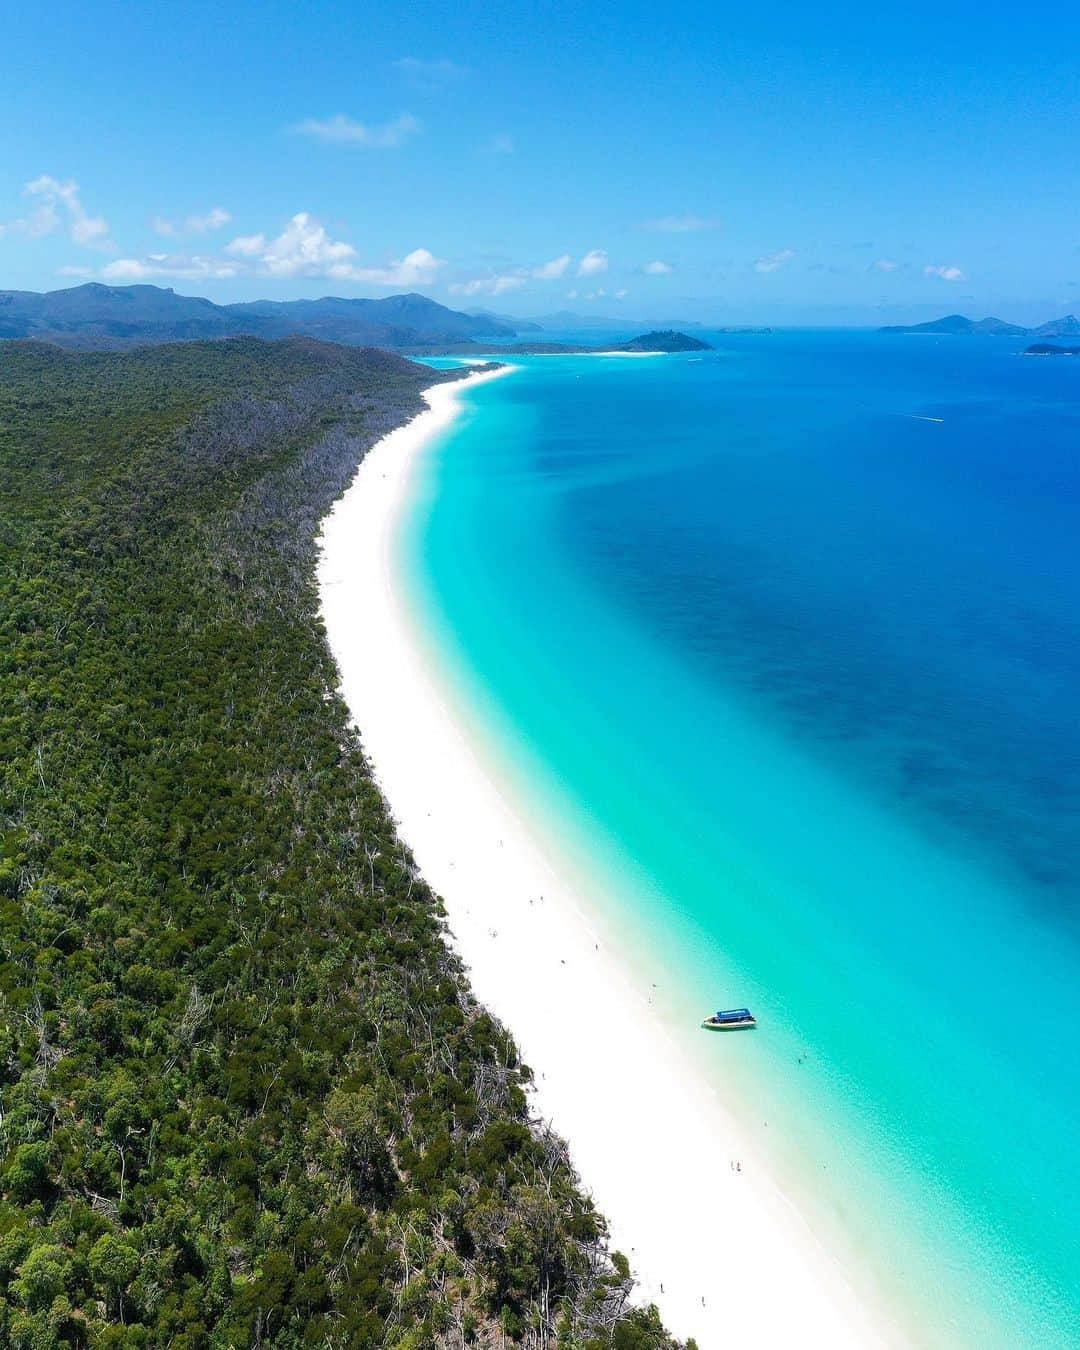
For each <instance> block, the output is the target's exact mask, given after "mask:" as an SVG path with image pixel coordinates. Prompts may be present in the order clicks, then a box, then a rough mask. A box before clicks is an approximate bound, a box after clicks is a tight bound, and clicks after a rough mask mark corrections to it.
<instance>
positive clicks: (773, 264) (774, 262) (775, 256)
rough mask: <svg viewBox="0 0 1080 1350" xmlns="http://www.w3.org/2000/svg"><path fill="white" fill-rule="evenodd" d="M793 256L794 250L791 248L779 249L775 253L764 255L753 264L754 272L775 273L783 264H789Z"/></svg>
mask: <svg viewBox="0 0 1080 1350" xmlns="http://www.w3.org/2000/svg"><path fill="white" fill-rule="evenodd" d="M794 256H795V250H794V249H793V248H780V249H777V250H776V252H775V253H766V254H764V256H763V257H760V258H758V260H757V261H756V262H755V263H754V271H755V272H775V271H776V270H777V269H778V268H780V267H783V266H784V264H785V263H789V262H790V261H791V260H792V258H794Z"/></svg>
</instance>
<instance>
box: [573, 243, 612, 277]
mask: <svg viewBox="0 0 1080 1350" xmlns="http://www.w3.org/2000/svg"><path fill="white" fill-rule="evenodd" d="M607 269H608V255H607V253H606V252H605V251H604V250H603V249H602V248H591V249H589V251H588V253H586V254H585V256H584V257H583V258H582V260H581V261H580V262H579V263H578V265H577V274H578V276H579V277H594V276H596V275H597V273H599V272H606V271H607Z"/></svg>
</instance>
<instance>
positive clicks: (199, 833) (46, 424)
mask: <svg viewBox="0 0 1080 1350" xmlns="http://www.w3.org/2000/svg"><path fill="white" fill-rule="evenodd" d="M437 378H444V377H441V376H437V375H436V374H434V373H433V372H431V371H426V370H421V369H420V368H417V367H415V366H413V365H411V364H410V363H408V362H406V361H404V360H402V359H400V358H398V357H395V356H390V355H387V354H384V353H377V352H371V351H366V350H358V349H345V348H340V347H333V346H328V345H324V344H320V343H315V342H311V341H304V340H290V341H286V342H277V343H264V342H261V341H258V340H256V339H250V338H244V339H237V340H229V341H223V342H213V343H210V342H206V343H198V342H196V343H188V344H184V345H182V346H171V347H156V348H146V349H138V350H135V351H133V352H128V353H124V354H119V355H116V354H94V355H86V354H83V355H75V354H70V353H64V352H61V351H59V350H57V349H56V348H51V347H47V346H43V345H38V344H33V343H8V344H3V345H2V346H0V588H2V595H3V600H2V605H0V623H2V641H0V774H2V778H0V810H2V819H0V827H2V831H3V833H2V844H3V852H2V859H0V1040H2V1046H0V1084H2V1085H0V1156H2V1164H0V1192H2V1198H0V1345H2V1346H8V1345H10V1346H13V1347H26V1350H30V1348H31V1347H32V1348H33V1350H47V1348H48V1347H60V1346H123V1347H143V1346H147V1347H149V1346H154V1347H158V1346H162V1347H163V1346H170V1347H176V1348H178V1350H183V1348H185V1347H192V1348H193V1347H204V1346H205V1347H230V1346H249V1345H264V1346H270V1345H272V1346H283V1347H293V1346H297V1347H298V1346H356V1347H369V1346H370V1347H375V1346H380V1347H382V1346H385V1347H394V1346H397V1347H421V1346H428V1345H445V1346H464V1345H468V1344H470V1343H472V1344H481V1345H502V1344H504V1343H506V1342H523V1343H526V1344H529V1345H541V1344H546V1343H548V1342H549V1341H550V1342H556V1341H557V1343H558V1344H560V1345H565V1346H589V1347H591V1346H597V1347H599V1346H608V1345H613V1346H617V1347H623V1348H625V1350H631V1348H633V1347H659V1346H666V1345H669V1344H670V1342H669V1341H668V1340H667V1338H666V1337H665V1336H664V1334H663V1332H662V1330H661V1328H660V1327H659V1324H658V1322H657V1321H656V1318H655V1315H654V1314H652V1313H648V1314H647V1313H642V1312H636V1311H632V1310H630V1309H629V1307H628V1303H627V1297H628V1292H629V1281H628V1280H627V1279H626V1277H625V1270H626V1268H625V1263H623V1262H622V1261H621V1259H620V1260H617V1261H616V1262H615V1263H614V1265H613V1264H612V1262H611V1261H609V1259H608V1258H607V1257H606V1255H605V1252H604V1245H603V1240H602V1238H603V1228H602V1222H601V1220H600V1219H599V1217H598V1216H597V1215H596V1214H595V1213H594V1211H593V1210H592V1208H591V1206H590V1204H589V1203H588V1202H587V1200H585V1199H584V1198H583V1196H582V1194H581V1192H580V1191H579V1189H578V1187H577V1184H576V1181H575V1179H574V1177H573V1175H572V1173H571V1170H570V1168H569V1166H568V1163H567V1160H566V1155H565V1152H564V1150H563V1148H562V1146H561V1144H560V1143H559V1141H558V1140H556V1139H554V1138H552V1137H551V1136H550V1135H547V1134H546V1133H545V1132H543V1131H542V1130H540V1129H537V1128H536V1127H534V1126H533V1125H531V1124H530V1122H529V1119H528V1115H527V1108H526V1097H525V1086H526V1084H527V1081H528V1072H527V1070H526V1069H525V1068H524V1067H523V1066H522V1065H521V1064H520V1063H519V1061H518V1058H517V1055H516V1053H515V1050H514V1046H513V1044H512V1042H511V1040H510V1039H509V1037H508V1036H507V1034H506V1033H505V1032H504V1031H503V1030H502V1029H501V1028H500V1027H499V1026H498V1025H497V1024H496V1023H495V1022H493V1021H492V1019H491V1018H490V1017H489V1016H487V1015H486V1014H485V1013H484V1012H483V1010H482V1009H480V1008H479V1007H477V1005H476V1004H475V1003H474V1002H473V1000H472V998H471V997H470V995H469V992H468V988H467V986H466V983H465V981H464V979H463V977H462V973H461V970H460V968H459V966H458V964H457V963H456V961H455V959H454V958H453V957H452V956H451V955H450V954H449V952H448V950H447V947H446V946H445V943H444V940H443V933H442V925H441V919H440V911H439V906H438V902H437V900H436V899H435V897H433V896H432V894H431V893H430V892H429V891H428V890H427V888H426V887H425V885H424V884H423V882H422V881H421V880H420V878H419V877H418V876H417V874H416V872H415V869H414V867H413V865H412V863H411V860H410V858H409V856H408V854H407V852H406V850H405V849H404V848H403V846H402V845H401V843H400V841H398V840H397V839H396V838H395V835H394V831H393V827H392V825H391V823H390V821H389V819H388V817H387V813H386V810H385V807H384V805H383V802H382V800H381V798H380V797H379V794H378V792H377V791H376V789H375V787H374V785H373V782H372V779H371V776H370V774H369V771H368V767H367V765H366V763H365V761H364V758H363V756H362V753H361V750H360V747H359V744H358V743H357V741H356V739H355V738H354V737H353V736H352V734H351V733H350V732H349V730H348V727H347V716H346V712H345V708H344V706H343V704H342V702H341V701H340V699H339V698H338V697H337V695H336V693H335V692H334V684H335V674H334V669H333V666H332V663H331V660H330V657H329V654H328V651H327V649H326V646H325V643H324V638H323V633H322V630H321V625H320V621H319V618H318V611H317V595H316V591H315V586H314V579H313V571H314V560H315V543H314V540H315V534H316V531H317V525H318V521H319V519H320V517H321V516H322V515H323V514H324V513H325V511H326V510H327V508H328V507H329V505H330V503H331V502H332V501H333V499H334V498H335V497H336V496H337V495H338V494H339V493H340V491H341V490H342V488H343V486H344V485H345V483H346V482H347V481H348V479H349V477H350V476H351V473H352V470H353V468H354V467H355V464H356V462H357V460H358V459H359V457H360V455H361V454H362V452H363V450H364V449H365V448H366V446H368V445H369V444H370V443H371V442H372V440H373V439H375V438H376V437H377V436H378V435H379V434H380V433H381V432H382V431H383V430H384V429H385V428H386V427H388V426H389V425H392V424H394V423H397V422H399V421H401V420H402V419H404V418H407V417H409V416H410V415H411V414H413V413H414V412H416V411H417V410H418V408H419V407H420V406H421V405H420V398H419V391H420V389H421V388H422V387H423V386H424V385H425V384H430V383H431V382H432V381H433V380H434V379H437ZM370 659H371V660H373V661H377V660H378V659H379V653H378V651H376V650H373V651H372V652H371V654H370Z"/></svg>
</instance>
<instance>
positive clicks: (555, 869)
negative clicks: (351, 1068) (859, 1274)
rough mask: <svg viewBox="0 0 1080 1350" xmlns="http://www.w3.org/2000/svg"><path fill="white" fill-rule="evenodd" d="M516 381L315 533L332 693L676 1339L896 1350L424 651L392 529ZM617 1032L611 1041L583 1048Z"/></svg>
mask: <svg viewBox="0 0 1080 1350" xmlns="http://www.w3.org/2000/svg"><path fill="white" fill-rule="evenodd" d="M511 369H512V368H508V367H504V368H503V369H501V370H498V371H493V372H484V373H480V374H477V375H473V376H471V377H469V378H468V379H466V380H463V381H461V382H459V383H457V384H442V385H436V386H434V387H433V388H432V389H430V390H428V391H427V393H426V394H425V398H426V400H427V402H428V405H429V411H428V412H426V413H423V414H421V415H420V416H419V417H418V418H416V419H414V421H413V422H411V423H409V424H408V425H407V426H405V427H401V428H398V429H397V430H396V431H393V432H391V433H390V434H389V435H388V436H386V437H385V438H384V439H383V440H382V441H380V442H379V443H378V444H377V445H376V446H375V447H373V449H372V450H371V451H370V452H369V453H368V455H367V456H366V457H365V459H364V460H363V462H362V464H361V466H360V468H359V470H358V471H357V474H356V476H355V478H354V480H353V482H352V484H351V485H350V487H349V488H348V490H347V491H346V493H345V494H344V496H343V497H342V498H341V499H340V500H339V501H338V503H337V504H336V505H335V507H334V509H333V511H332V512H331V513H330V515H329V516H328V517H327V518H326V519H325V521H324V522H323V529H322V540H321V544H322V551H321V557H320V564H319V571H318V579H319V587H320V595H321V602H322V612H323V618H324V621H325V623H326V628H327V633H328V638H329V643H330V646H331V649H332V651H333V654H334V657H335V659H336V661H337V664H338V668H339V671H340V675H341V691H342V694H343V696H344V698H345V700H346V702H347V704H348V707H349V709H350V712H351V714H352V717H353V719H354V721H355V722H356V723H357V725H358V726H359V727H360V728H361V731H362V736H363V744H364V748H365V751H366V753H367V754H368V756H369V758H370V759H371V761H372V764H373V767H374V770H375V775H376V778H377V780H378V782H379V785H380V787H381V789H382V791H383V792H384V795H385V796H386V797H387V799H388V801H389V803H390V807H391V810H392V812H393V814H394V816H395V819H396V820H397V822H398V825H399V829H400V832H401V834H402V837H403V838H404V839H405V841H406V842H407V843H408V845H409V846H410V848H411V849H412V852H413V854H414V856H415V858H416V861H417V863H418V865H419V866H420V868H421V870H422V872H423V873H424V875H425V877H426V878H427V880H428V881H429V883H430V884H431V885H432V886H433V888H434V889H435V890H436V891H437V892H439V893H440V894H441V895H442V897H443V899H444V902H445V905H446V910H447V914H448V916H449V922H450V926H451V929H452V937H453V941H454V945H455V946H456V948H457V950H458V951H459V953H460V955H461V956H462V958H463V960H464V961H465V963H466V965H467V966H468V968H469V973H470V980H471V983H472V987H473V990H474V992H475V994H476V996H477V997H478V998H479V999H480V1001H481V1002H482V1003H484V1004H485V1005H486V1006H487V1007H489V1008H490V1009H491V1010H492V1012H494V1013H495V1014H496V1015H497V1016H499V1017H500V1018H502V1019H503V1020H504V1021H505V1022H506V1024H507V1025H508V1026H509V1027H510V1029H511V1031H512V1032H513V1034H514V1036H515V1039H516V1040H517V1042H518V1044H519V1046H520V1048H521V1050H522V1053H523V1055H524V1057H525V1059H526V1061H527V1062H528V1063H529V1064H530V1065H531V1066H532V1067H533V1070H534V1072H535V1074H536V1092H535V1095H534V1099H533V1107H534V1109H535V1110H536V1111H537V1112H538V1113H539V1114H542V1115H543V1116H545V1117H546V1118H550V1119H551V1121H552V1123H553V1125H554V1127H555V1128H556V1129H557V1130H558V1131H559V1132H560V1133H561V1134H562V1135H563V1136H564V1137H566V1138H567V1139H568V1141H569V1144H570V1151H571V1156H572V1158H573V1160H574V1163H575V1165H576V1167H577V1168H578V1171H579V1172H580V1174H581V1175H582V1176H583V1178H584V1181H585V1184H586V1186H587V1187H588V1188H589V1189H590V1190H591V1192H592V1193H593V1195H594V1196H595V1198H596V1201H597V1204H598V1206H599V1208H600V1209H601V1210H602V1212H603V1213H604V1214H605V1216H606V1217H607V1219H608V1221H609V1224H610V1228H611V1234H612V1242H613V1245H614V1246H617V1247H620V1248H621V1249H622V1250H624V1251H625V1252H626V1253H627V1255H628V1256H629V1257H630V1259H631V1264H632V1267H633V1269H634V1273H635V1275H636V1276H637V1278H638V1282H639V1289H640V1291H641V1293H642V1294H643V1296H644V1297H645V1298H647V1299H649V1300H652V1301H655V1302H656V1303H657V1305H658V1307H659V1308H660V1311H661V1314H662V1315H663V1317H664V1320H665V1322H666V1323H667V1325H668V1326H669V1328H670V1329H671V1330H672V1331H673V1332H675V1333H676V1334H677V1335H680V1336H689V1335H693V1336H695V1337H696V1338H697V1340H698V1342H699V1344H700V1345H701V1346H702V1350H708V1348H709V1347H712V1346H719V1345H722V1344H725V1343H728V1344H736V1345H738V1346H740V1347H753V1346H759V1347H774V1346H780V1345H787V1344H800V1345H804V1346H805V1345H827V1346H829V1347H841V1346H852V1347H869V1346H875V1345H894V1344H900V1343H901V1337H900V1335H899V1333H898V1332H897V1331H896V1330H895V1329H893V1328H889V1327H887V1326H883V1325H881V1324H879V1322H878V1320H877V1319H876V1317H875V1315H874V1312H875V1310H873V1309H870V1308H868V1307H866V1306H865V1305H864V1304H863V1302H862V1301H861V1300H860V1298H859V1296H858V1295H857V1294H856V1292H855V1290H854V1289H853V1288H852V1287H851V1285H850V1284H849V1283H848V1281H847V1279H846V1277H845V1273H844V1272H843V1271H842V1270H841V1269H840V1267H839V1265H838V1263H837V1262H836V1261H835V1260H834V1259H833V1257H832V1256H831V1255H830V1253H829V1252H828V1251H826V1250H825V1249H824V1248H823V1247H822V1245H821V1243H820V1242H819V1241H818V1239H817V1238H816V1237H815V1236H814V1234H813V1232H812V1231H811V1229H810V1228H809V1226H808V1224H807V1222H806V1220H805V1218H804V1217H803V1215H802V1214H801V1213H799V1212H798V1211H797V1210H796V1209H795V1208H794V1207H793V1206H792V1205H791V1203H790V1202H789V1201H788V1200H787V1198H786V1197H785V1196H784V1195H783V1194H782V1192H781V1191H780V1190H779V1189H778V1188H777V1186H776V1185H775V1184H774V1182H773V1181H772V1179H771V1178H770V1177H769V1176H768V1174H767V1173H766V1172H765V1169H764V1168H763V1167H762V1166H761V1164H760V1162H759V1160H758V1159H757V1158H756V1157H755V1154H754V1150H753V1145H752V1142H750V1141H748V1140H746V1139H745V1138H744V1137H743V1134H742V1131H740V1130H739V1129H738V1128H737V1127H736V1125H735V1123H734V1122H733V1121H732V1120H731V1119H730V1117H729V1115H728V1113H727V1112H726V1111H725V1109H724V1106H723V1104H722V1102H721V1101H720V1100H719V1098H718V1097H717V1094H716V1093H715V1092H714V1091H713V1089H712V1088H711V1086H710V1085H709V1084H708V1083H706V1082H703V1081H702V1080H701V1078H700V1075H698V1074H695V1073H694V1071H693V1067H692V1065H690V1064H689V1063H688V1062H687V1060H686V1057H685V1056H684V1054H683V1052H682V1051H681V1050H680V1049H679V1048H678V1047H677V1046H676V1045H675V1044H674V1042H673V1041H672V1039H671V1038H670V1037H669V1036H668V1034H667V1031H666V1029H665V1027H664V1025H663V1024H662V1022H661V1021H660V1019H659V1018H658V1017H657V1016H655V1015H654V1013H653V1012H652V1011H651V1010H650V1009H649V1006H648V998H647V991H644V990H642V989H639V988H637V987H635V986H634V984H633V982H632V980H631V978H630V976H629V973H628V971H627V969H626V968H625V967H624V966H623V964H622V963H621V962H618V961H616V960H615V959H613V958H612V957H610V956H609V955H608V954H607V952H606V950H605V949H604V947H603V945H602V944H601V943H599V942H598V941H597V939H596V935H595V934H594V932H593V930H592V926H591V924H590V920H589V917H588V916H589V906H588V903H587V897H588V894H589V889H590V884H593V885H595V883H594V882H592V880H591V878H589V877H587V876H578V875H575V871H574V868H573V867H572V866H569V865H568V863H567V860H566V859H565V858H555V857H554V856H553V855H552V852H551V848H550V845H549V844H548V843H547V841H545V839H544V838H543V832H542V830H540V829H538V828H536V827H535V826H534V825H533V823H532V822H531V819H530V818H529V817H527V816H526V815H525V814H523V813H522V811H521V807H520V803H516V802H515V801H514V800H513V799H512V798H511V795H510V794H509V793H508V792H507V791H506V789H505V786H504V785H503V784H502V783H501V782H500V777H499V773H498V768H497V764H494V763H493V761H492V757H491V756H490V755H486V756H485V754H484V747H483V746H482V744H481V743H480V739H479V738H477V737H475V736H473V737H470V736H469V735H467V734H466V732H465V730H464V728H463V719H462V716H461V710H460V709H459V708H456V707H455V706H454V698H453V691H452V690H451V689H449V687H448V685H447V682H446V681H445V679H440V672H439V671H438V670H437V668H436V665H437V663H436V662H433V661H432V660H431V659H430V658H429V657H428V656H427V655H426V654H425V644H424V643H423V641H422V640H421V634H420V633H419V632H418V631H417V623H418V616H416V615H414V614H412V613H411V612H410V610H409V606H408V603H407V598H406V595H405V587H404V585H403V583H402V579H401V576H400V568H399V566H398V564H397V561H396V558H395V546H396V540H397V537H398V526H399V524H400V522H401V520H402V518H403V515H404V513H405V512H406V511H407V509H408V506H409V502H410V500H411V497H412V494H413V492H414V490H415V485H416V480H417V474H418V469H419V466H420V462H421V460H422V458H423V450H424V449H425V447H426V446H427V445H428V444H429V443H430V441H431V439H432V438H433V437H434V436H436V435H437V434H438V433H440V432H442V431H445V430H446V429H447V428H448V427H449V426H450V425H451V423H452V422H453V420H454V417H455V416H456V414H457V412H458V411H459V410H460V408H461V392H462V389H463V387H464V386H467V385H471V384H474V383H478V382H480V381H483V380H487V379H492V378H497V377H500V376H503V375H506V374H508V373H510V370H511ZM369 652H376V653H378V659H377V660H374V661H372V660H369V659H368V653H369ZM616 1023H617V1024H618V1027H619V1035H618V1036H617V1037H611V1036H607V1035H595V1036H590V1035H588V1034H583V1032H582V1028H587V1029H588V1028H600V1029H603V1028H607V1027H610V1026H611V1025H613V1024H616ZM737 1161H738V1162H739V1163H741V1170H740V1171H735V1170H734V1164H735V1163H736V1162H737Z"/></svg>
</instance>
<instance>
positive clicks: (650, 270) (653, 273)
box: [641, 258, 675, 277]
mask: <svg viewBox="0 0 1080 1350" xmlns="http://www.w3.org/2000/svg"><path fill="white" fill-rule="evenodd" d="M641 270H642V271H643V272H644V273H645V275H646V276H648V277H666V276H670V275H671V273H672V272H674V271H675V269H674V267H672V265H671V264H670V263H669V262H664V260H663V259H662V258H654V259H653V261H652V262H647V263H646V264H645V266H644V267H643V268H642V269H641Z"/></svg>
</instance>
